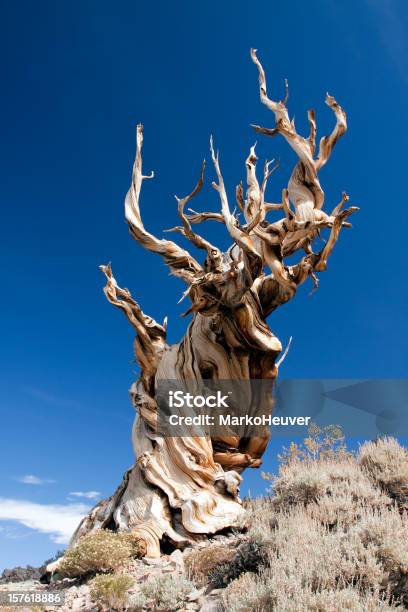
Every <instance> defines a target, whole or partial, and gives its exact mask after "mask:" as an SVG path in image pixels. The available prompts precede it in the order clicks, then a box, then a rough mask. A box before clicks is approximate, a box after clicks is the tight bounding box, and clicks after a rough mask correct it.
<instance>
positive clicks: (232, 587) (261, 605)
mask: <svg viewBox="0 0 408 612" xmlns="http://www.w3.org/2000/svg"><path fill="white" fill-rule="evenodd" d="M274 608H275V607H274V601H273V594H272V592H271V591H270V589H269V585H268V583H267V581H266V580H265V579H264V578H263V577H259V576H257V575H256V574H253V573H252V572H247V573H245V574H241V576H240V577H239V578H237V579H236V580H233V581H232V582H231V583H230V584H229V585H228V586H227V588H226V589H224V592H223V594H222V610H223V612H248V611H249V610H251V611H253V612H267V611H269V610H273V609H274Z"/></svg>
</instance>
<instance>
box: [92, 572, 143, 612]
mask: <svg viewBox="0 0 408 612" xmlns="http://www.w3.org/2000/svg"><path fill="white" fill-rule="evenodd" d="M132 585H133V578H131V577H130V576H125V575H123V574H99V575H98V576H95V578H93V579H92V580H91V581H90V582H89V586H90V589H91V597H92V599H93V600H94V601H95V602H96V603H97V604H99V605H100V606H101V607H102V608H106V609H107V610H122V608H124V607H125V606H126V604H127V603H128V598H129V595H128V590H129V589H130V588H131V587H132Z"/></svg>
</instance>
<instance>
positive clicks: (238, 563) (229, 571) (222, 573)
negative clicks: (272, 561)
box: [208, 539, 268, 588]
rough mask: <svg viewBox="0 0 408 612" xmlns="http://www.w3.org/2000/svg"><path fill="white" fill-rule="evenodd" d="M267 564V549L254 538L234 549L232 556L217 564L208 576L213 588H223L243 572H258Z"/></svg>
mask: <svg viewBox="0 0 408 612" xmlns="http://www.w3.org/2000/svg"><path fill="white" fill-rule="evenodd" d="M267 565H268V551H267V549H266V547H265V546H264V545H263V543H260V542H258V541H256V540H253V539H251V540H248V541H247V542H243V543H242V544H241V545H240V546H238V548H237V549H236V553H235V555H234V557H233V558H232V559H231V560H230V561H228V562H225V563H222V564H220V565H217V566H215V567H214V568H213V570H212V571H211V572H209V574H208V577H209V579H210V581H211V583H212V585H213V586H214V587H215V588H223V587H225V585H227V584H229V583H230V582H231V581H232V580H235V579H236V578H238V577H239V576H240V575H241V574H244V573H245V572H259V571H261V570H262V569H263V568H264V567H265V566H267Z"/></svg>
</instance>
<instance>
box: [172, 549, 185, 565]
mask: <svg viewBox="0 0 408 612" xmlns="http://www.w3.org/2000/svg"><path fill="white" fill-rule="evenodd" d="M169 559H170V561H171V562H172V563H174V564H175V565H176V566H177V567H179V568H180V569H184V558H183V553H182V552H181V550H179V549H178V548H176V550H173V552H172V553H171V555H169Z"/></svg>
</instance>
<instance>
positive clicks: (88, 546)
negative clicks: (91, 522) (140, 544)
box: [58, 529, 138, 577]
mask: <svg viewBox="0 0 408 612" xmlns="http://www.w3.org/2000/svg"><path fill="white" fill-rule="evenodd" d="M137 554H138V549H137V545H136V544H135V542H134V541H132V539H131V538H130V537H129V534H128V533H125V532H123V533H120V532H119V533H118V532H113V531H108V530H105V529H101V530H100V531H96V532H95V533H89V534H87V535H85V536H84V537H83V538H81V539H80V540H79V542H78V544H77V545H76V546H74V547H73V548H71V549H69V550H68V551H67V552H66V553H65V555H64V558H63V560H62V562H61V564H60V567H59V569H58V572H59V573H60V574H62V575H63V576H68V577H77V576H83V575H86V574H89V573H92V572H110V571H113V570H116V569H118V568H119V567H121V566H122V565H123V564H124V563H125V562H126V561H127V560H128V559H130V558H132V557H135V556H137Z"/></svg>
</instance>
